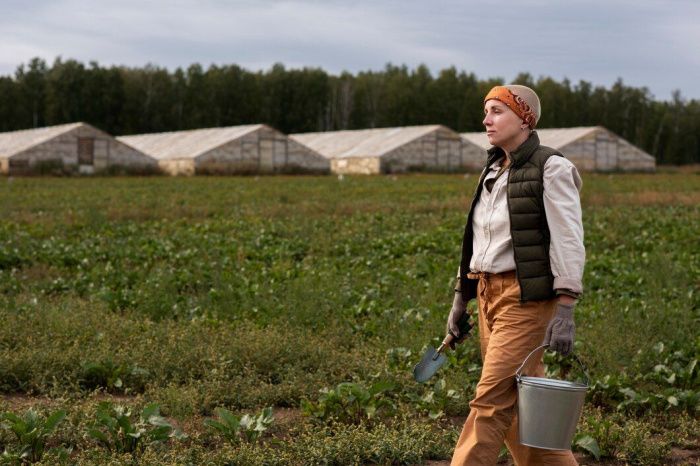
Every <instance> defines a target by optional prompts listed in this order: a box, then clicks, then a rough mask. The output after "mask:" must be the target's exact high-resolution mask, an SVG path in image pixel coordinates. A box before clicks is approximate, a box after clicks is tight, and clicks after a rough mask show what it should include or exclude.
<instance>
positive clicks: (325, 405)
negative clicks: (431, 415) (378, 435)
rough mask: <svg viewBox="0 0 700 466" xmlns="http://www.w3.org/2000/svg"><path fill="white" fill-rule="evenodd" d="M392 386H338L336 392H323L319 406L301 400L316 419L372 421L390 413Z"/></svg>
mask: <svg viewBox="0 0 700 466" xmlns="http://www.w3.org/2000/svg"><path fill="white" fill-rule="evenodd" d="M393 389H394V384H392V383H391V382H388V381H380V382H375V383H374V384H372V385H371V386H369V387H366V386H365V385H363V384H360V383H354V382H341V383H339V384H338V385H337V386H336V387H335V388H331V389H328V388H322V389H321V390H320V392H321V396H319V398H318V402H316V403H313V402H311V401H308V400H302V409H303V411H304V413H305V414H306V415H308V416H313V417H314V418H318V419H323V420H326V419H330V418H333V419H338V420H340V421H342V422H352V423H358V422H360V421H361V420H362V419H363V418H366V419H372V418H374V417H375V416H377V415H379V414H381V413H382V412H386V413H392V412H393V411H394V410H395V409H396V405H395V404H394V402H393V401H392V400H391V399H390V398H389V396H388V395H389V394H390V392H391V391H392V390H393Z"/></svg>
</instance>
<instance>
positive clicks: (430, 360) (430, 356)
mask: <svg viewBox="0 0 700 466" xmlns="http://www.w3.org/2000/svg"><path fill="white" fill-rule="evenodd" d="M436 355H437V357H435V356H436ZM446 360H447V356H445V355H444V354H443V353H438V350H436V349H435V348H433V347H432V346H430V347H428V350H427V351H426V352H425V354H424V355H423V358H422V359H421V360H420V362H419V363H418V364H416V367H414V368H413V378H414V379H416V382H425V381H426V380H428V379H429V378H430V377H432V376H433V375H435V373H436V372H437V370H438V369H440V367H441V366H442V365H443V364H444V363H445V361H446Z"/></svg>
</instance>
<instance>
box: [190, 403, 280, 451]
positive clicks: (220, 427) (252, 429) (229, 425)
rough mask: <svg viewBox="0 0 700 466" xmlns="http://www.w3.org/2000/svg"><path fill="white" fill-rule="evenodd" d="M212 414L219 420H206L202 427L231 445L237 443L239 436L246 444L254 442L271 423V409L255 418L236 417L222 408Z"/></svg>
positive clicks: (246, 415) (246, 416)
mask: <svg viewBox="0 0 700 466" xmlns="http://www.w3.org/2000/svg"><path fill="white" fill-rule="evenodd" d="M214 412H215V413H216V415H217V416H218V418H219V420H218V421H217V420H214V419H206V420H205V421H204V425H206V426H207V427H209V428H211V429H213V430H215V431H216V432H218V433H219V434H220V435H221V436H223V437H224V438H225V439H226V440H227V441H228V442H229V443H231V444H236V443H238V441H239V440H240V439H241V436H242V437H243V438H244V439H245V440H246V441H247V442H251V443H252V442H255V441H256V440H257V439H258V438H259V437H260V436H261V435H262V434H263V433H264V432H265V431H266V430H267V428H268V427H269V426H270V425H271V424H272V421H273V417H272V407H267V408H265V409H263V410H262V412H260V414H258V415H257V416H251V415H250V414H244V415H243V416H236V415H234V414H233V413H231V412H230V411H229V410H227V409H224V408H217V409H216V410H215V411H214Z"/></svg>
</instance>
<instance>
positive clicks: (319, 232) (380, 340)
mask: <svg viewBox="0 0 700 466" xmlns="http://www.w3.org/2000/svg"><path fill="white" fill-rule="evenodd" d="M475 183H476V176H475V175H467V176H461V175H407V176H398V177H396V176H377V177H345V178H344V179H338V178H335V177H281V176H280V177H259V178H258V177H239V178H214V177H212V178H207V177H200V178H191V179H178V178H158V177H155V178H141V179H139V178H95V179H87V178H66V179H31V178H26V179H21V178H15V179H7V178H3V179H0V199H2V204H1V205H0V318H1V319H2V325H1V326H0V392H1V393H2V397H1V398H0V412H1V413H2V414H0V416H1V417H2V423H1V424H0V425H1V428H0V451H2V450H4V454H3V455H2V457H0V462H3V461H4V462H7V463H9V464H20V463H23V462H35V463H36V462H39V463H43V464H61V463H65V464H76V463H77V464H96V465H97V464H99V465H107V464H131V463H138V464H173V465H174V464H229V465H253V464H292V465H301V464H304V465H306V464H319V465H321V464H337V465H347V464H434V465H437V464H447V463H446V462H445V461H444V460H447V459H449V458H450V455H451V450H452V448H453V447H454V443H455V442H456V438H457V435H458V434H459V431H460V429H461V425H462V423H463V421H464V418H465V417H466V415H467V412H468V409H469V407H468V402H469V400H470V399H471V397H472V395H473V393H474V388H475V385H476V382H477V380H478V378H479V373H480V359H479V353H478V347H477V340H478V338H475V337H474V338H471V339H470V340H468V341H467V342H466V343H464V344H462V345H460V346H459V347H458V348H457V351H456V352H450V353H449V360H448V364H446V365H445V366H444V367H443V368H442V369H441V370H440V372H439V373H438V375H437V376H435V377H434V378H433V379H431V380H430V381H429V382H428V383H426V384H417V383H415V382H414V381H413V379H412V374H411V369H412V367H413V365H414V364H415V363H416V362H417V361H418V359H419V358H420V355H421V353H422V350H423V349H424V347H425V346H426V345H428V344H433V345H436V344H439V341H440V339H441V337H442V336H443V335H442V333H443V332H444V325H445V319H446V315H447V313H448V312H449V308H450V305H451V301H452V284H453V277H454V275H455V272H456V270H457V265H458V260H459V248H460V245H461V232H462V228H463V222H464V220H465V214H466V209H467V205H468V201H469V198H470V196H471V193H472V192H473V189H474V186H475ZM582 199H583V204H584V224H585V234H586V238H585V243H586V250H587V263H586V271H585V278H584V286H585V296H584V299H583V300H582V301H581V302H580V303H579V305H578V306H577V310H576V322H577V333H576V340H577V341H576V351H577V353H578V354H580V355H581V357H582V358H583V359H584V360H585V361H586V363H587V364H588V366H589V372H590V375H591V378H592V389H591V390H590V391H589V394H588V398H587V405H586V408H585V410H584V414H583V417H582V420H581V422H580V424H579V431H578V433H577V435H576V438H575V445H574V450H575V451H576V452H577V455H578V457H579V458H580V459H581V463H582V464H625V463H626V464H651V465H653V464H696V462H697V461H698V458H700V441H699V440H698V439H699V438H700V421H699V418H700V365H698V359H700V335H699V332H698V328H700V235H699V234H698V232H699V231H700V176H698V175H697V174H692V173H666V174H657V175H600V174H599V175H586V176H585V177H584V191H583V193H582ZM546 362H547V364H548V372H549V373H550V374H551V375H552V376H556V377H559V376H560V375H562V374H566V373H567V372H569V369H570V368H571V369H572V370H571V371H570V373H569V374H568V375H567V376H568V377H576V376H577V374H576V370H575V368H572V366H571V364H570V361H569V360H567V359H561V358H559V357H556V356H554V355H549V354H548V355H547V356H546ZM270 408H271V409H270Z"/></svg>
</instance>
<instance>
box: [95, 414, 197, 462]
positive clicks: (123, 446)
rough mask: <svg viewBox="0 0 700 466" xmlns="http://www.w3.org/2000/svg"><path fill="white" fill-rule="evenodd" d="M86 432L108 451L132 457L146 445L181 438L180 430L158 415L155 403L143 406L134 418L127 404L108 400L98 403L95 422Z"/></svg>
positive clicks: (141, 451) (182, 436) (182, 435)
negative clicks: (128, 454) (116, 403)
mask: <svg viewBox="0 0 700 466" xmlns="http://www.w3.org/2000/svg"><path fill="white" fill-rule="evenodd" d="M87 434H88V436H89V437H90V438H92V439H93V440H95V441H96V442H97V443H98V444H99V445H101V446H103V447H105V448H107V449H108V450H109V451H114V452H116V453H131V454H132V455H134V457H136V456H137V455H138V454H140V453H143V451H144V450H145V449H146V447H147V446H149V445H153V444H158V443H163V442H166V441H168V440H169V439H170V438H176V439H182V438H184V434H183V433H181V432H180V431H179V430H178V429H176V428H175V427H173V425H172V424H170V422H168V421H167V420H166V419H165V418H164V417H162V416H161V415H160V410H159V407H158V405H157V404H155V403H151V404H149V405H146V406H145V407H144V408H143V409H142V411H141V412H140V413H139V415H138V417H137V418H136V417H134V416H132V412H131V409H130V408H128V407H127V406H124V405H114V404H112V403H110V402H107V401H104V402H101V403H100V404H99V405H98V406H97V413H96V419H95V422H94V424H93V425H92V427H91V428H90V429H88V432H87Z"/></svg>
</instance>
